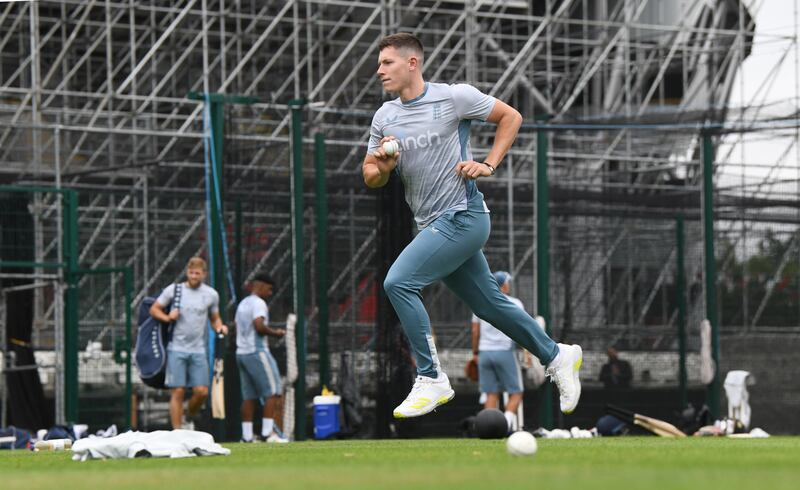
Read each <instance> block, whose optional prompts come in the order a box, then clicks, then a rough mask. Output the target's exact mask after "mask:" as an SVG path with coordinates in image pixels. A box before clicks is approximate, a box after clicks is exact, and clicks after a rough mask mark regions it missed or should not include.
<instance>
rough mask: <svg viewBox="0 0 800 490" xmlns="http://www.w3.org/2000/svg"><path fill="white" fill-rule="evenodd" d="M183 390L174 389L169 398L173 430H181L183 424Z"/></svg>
mask: <svg viewBox="0 0 800 490" xmlns="http://www.w3.org/2000/svg"><path fill="white" fill-rule="evenodd" d="M184 393H185V391H184V389H183V388H172V392H171V393H170V398H169V420H170V422H171V423H172V428H173V429H180V428H181V424H182V423H183V395H184Z"/></svg>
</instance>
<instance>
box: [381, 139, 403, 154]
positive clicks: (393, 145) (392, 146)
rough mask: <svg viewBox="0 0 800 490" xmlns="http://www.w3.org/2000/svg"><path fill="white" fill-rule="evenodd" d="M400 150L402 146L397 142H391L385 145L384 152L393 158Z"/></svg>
mask: <svg viewBox="0 0 800 490" xmlns="http://www.w3.org/2000/svg"><path fill="white" fill-rule="evenodd" d="M399 150H400V144H399V143H398V142H397V140H389V141H387V142H385V143H384V144H383V151H385V152H386V154H387V155H389V156H392V155H394V154H395V153H397V152H398V151H399Z"/></svg>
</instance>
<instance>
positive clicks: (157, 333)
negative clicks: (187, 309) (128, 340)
mask: <svg viewBox="0 0 800 490" xmlns="http://www.w3.org/2000/svg"><path fill="white" fill-rule="evenodd" d="M181 286H182V284H180V283H179V284H176V285H175V298H174V299H173V301H172V305H171V308H180V304H181ZM155 301H156V298H154V297H152V296H148V297H147V298H145V299H144V300H142V303H141V304H140V305H139V322H138V325H139V327H138V331H137V333H136V354H135V357H134V358H135V360H136V367H138V368H139V377H140V378H142V382H143V383H144V384H146V385H147V386H150V387H153V388H166V385H165V384H164V379H165V377H166V374H167V344H169V341H170V337H171V334H172V326H173V324H172V323H163V322H159V321H158V320H156V319H155V318H153V317H152V316H150V307H151V306H153V303H155Z"/></svg>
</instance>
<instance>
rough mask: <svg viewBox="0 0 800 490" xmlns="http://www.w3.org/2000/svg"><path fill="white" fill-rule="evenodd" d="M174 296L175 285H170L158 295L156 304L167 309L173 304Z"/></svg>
mask: <svg viewBox="0 0 800 490" xmlns="http://www.w3.org/2000/svg"><path fill="white" fill-rule="evenodd" d="M173 296H175V285H174V284H170V285H169V286H167V287H165V288H164V290H163V291H161V294H159V295H158V298H156V303H158V304H160V305H161V307H162V308H163V307H166V306H167V305H168V304H170V303H172V298H173Z"/></svg>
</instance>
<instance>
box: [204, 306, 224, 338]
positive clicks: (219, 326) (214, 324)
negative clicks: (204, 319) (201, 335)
mask: <svg viewBox="0 0 800 490" xmlns="http://www.w3.org/2000/svg"><path fill="white" fill-rule="evenodd" d="M208 318H209V320H211V328H213V329H214V331H215V332H217V333H221V334H222V335H228V327H227V326H226V325H225V324H224V323H222V318H221V317H220V316H219V312H218V311H215V312H213V313H209V315H208Z"/></svg>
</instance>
